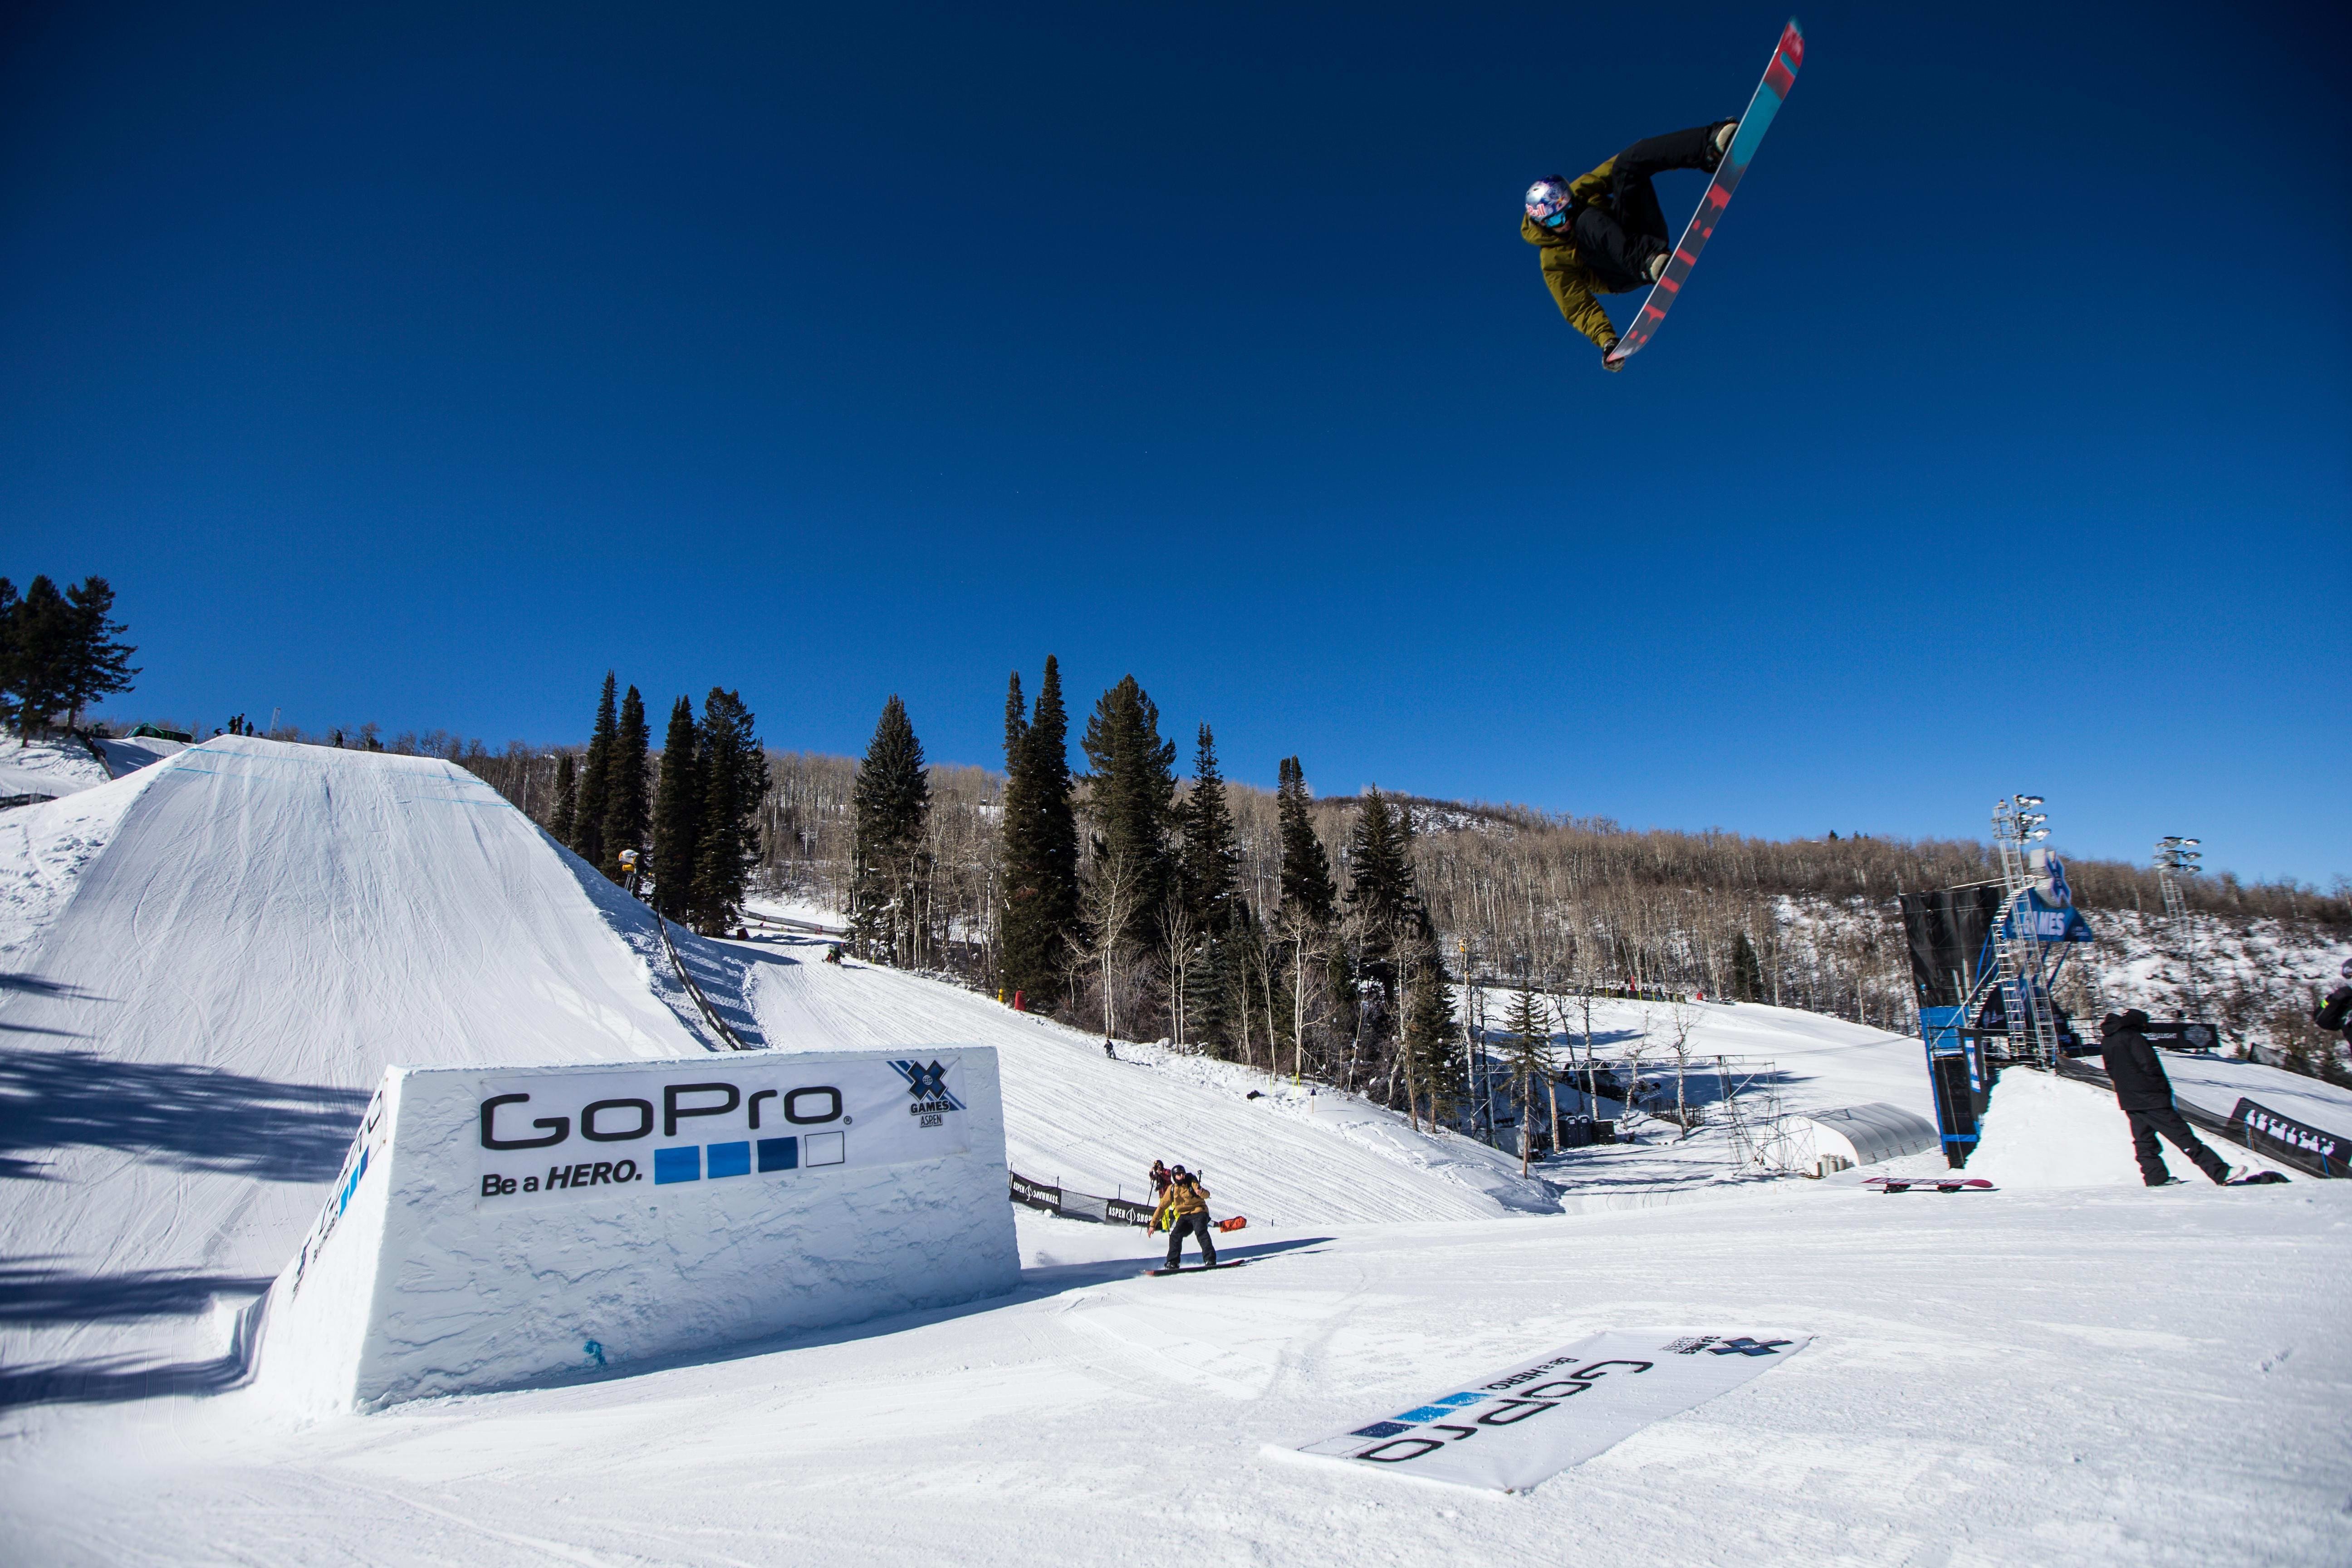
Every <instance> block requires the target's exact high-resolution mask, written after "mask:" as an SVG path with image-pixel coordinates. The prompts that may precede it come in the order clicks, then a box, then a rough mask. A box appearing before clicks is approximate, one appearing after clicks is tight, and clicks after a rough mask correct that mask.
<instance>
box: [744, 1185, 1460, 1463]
mask: <svg viewBox="0 0 2352 1568" xmlns="http://www.w3.org/2000/svg"><path fill="white" fill-rule="evenodd" d="M718 1173H719V1172H718V1169H717V1168H716V1167H715V1166H714V1167H713V1168H712V1170H711V1174H712V1175H714V1176H715V1175H717V1174H718ZM1453 1414H1454V1412H1453V1411H1451V1410H1448V1409H1447V1408H1445V1406H1444V1405H1423V1406H1422V1407H1421V1408H1420V1409H1418V1410H1408V1411H1406V1412H1405V1413H1404V1414H1403V1415H1400V1416H1398V1417H1397V1419H1398V1420H1400V1421H1443V1420H1444V1419H1445V1418H1446V1417H1447V1416H1449V1415H1453Z"/></svg>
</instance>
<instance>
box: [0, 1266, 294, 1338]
mask: <svg viewBox="0 0 2352 1568" xmlns="http://www.w3.org/2000/svg"><path fill="white" fill-rule="evenodd" d="M269 1283H270V1281H269V1279H268V1276H267V1275H264V1276H261V1277H259V1278H247V1277H246V1276H243V1275H234V1274H190V1273H186V1272H184V1271H182V1270H179V1269H171V1268H152V1269H139V1270H136V1271H134V1272H131V1273H129V1274H70V1273H68V1272H66V1271H65V1270H64V1269H60V1268H40V1267H39V1266H38V1264H37V1262H36V1261H29V1260H28V1261H23V1262H7V1263H0V1323H121V1322H129V1321H132V1320H134V1319H139V1318H188V1317H195V1316H197V1315H199V1314H202V1313H205V1312H209V1311H211V1310H212V1309H213V1299H214V1298H215V1296H220V1295H225V1294H226V1295H236V1296H258V1295H260V1294H261V1293H262V1292H263V1291H264V1290H267V1289H269Z"/></svg>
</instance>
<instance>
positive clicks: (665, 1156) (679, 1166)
mask: <svg viewBox="0 0 2352 1568" xmlns="http://www.w3.org/2000/svg"><path fill="white" fill-rule="evenodd" d="M700 1180H702V1146H701V1145H700V1144H698V1143H689V1144H688V1145H687V1146H686V1147H685V1148H683V1149H656V1150H655V1151H654V1185H656V1186H657V1187H658V1186H660V1185H662V1184H664V1183H667V1182H698V1181H700Z"/></svg>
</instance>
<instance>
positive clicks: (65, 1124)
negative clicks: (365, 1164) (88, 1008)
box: [0, 1049, 368, 1182]
mask: <svg viewBox="0 0 2352 1568" xmlns="http://www.w3.org/2000/svg"><path fill="white" fill-rule="evenodd" d="M367 1102H368V1091H367V1090H366V1089H335V1088H331V1087H330V1086H328V1085H325V1084H299V1083H272V1082H270V1081H269V1080H268V1079H257V1078H247V1077H246V1076H244V1075H243V1074H240V1073H232V1072H223V1071H221V1070H220V1069H218V1068H208V1067H195V1066H187V1065H183V1064H179V1063H153V1062H126V1061H121V1060H119V1059H116V1058H109V1057H103V1056H99V1055H96V1054H93V1053H90V1052H87V1051H25V1050H7V1049H0V1179H5V1178H14V1179H16V1180H33V1181H40V1180H46V1179H47V1173H46V1172H45V1171H44V1170H43V1164H44V1162H41V1161H38V1160H29V1159H26V1158H23V1157H22V1152H25V1151H29V1150H36V1149H58V1148H66V1147H70V1146H74V1145H82V1146H87V1147H91V1148H100V1149H118V1150H121V1151H122V1152H125V1153H130V1154H135V1155H138V1156H140V1157H141V1158H142V1159H146V1160H151V1161H152V1162H154V1163H157V1164H162V1165H167V1166H170V1167H172V1168H173V1169H175V1170H182V1171H217V1172H222V1173H227V1174H232V1175H242V1176H253V1177H257V1178H259V1179H260V1180H262V1181H266V1182H324V1181H329V1180H331V1179H332V1178H333V1176H334V1174H335V1173H336V1172H337V1171H338V1170H340V1169H341V1166H342V1163H343V1152H344V1151H345V1150H346V1149H348V1148H349V1147H350V1145H351V1142H352V1133H354V1132H356V1131H358V1130H359V1123H360V1117H361V1115H362V1113H364V1112H365V1111H366V1110H367Z"/></svg>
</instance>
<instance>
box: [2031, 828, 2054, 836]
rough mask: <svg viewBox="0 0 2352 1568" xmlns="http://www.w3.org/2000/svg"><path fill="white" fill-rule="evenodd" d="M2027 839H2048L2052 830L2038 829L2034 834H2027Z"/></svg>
mask: <svg viewBox="0 0 2352 1568" xmlns="http://www.w3.org/2000/svg"><path fill="white" fill-rule="evenodd" d="M2026 837H2028V838H2047V837H2050V830H2049V829H2048V828H2046V827H2037V828H2035V829H2034V830H2033V831H2032V832H2031V833H2029V834H2027V835H2026Z"/></svg>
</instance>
